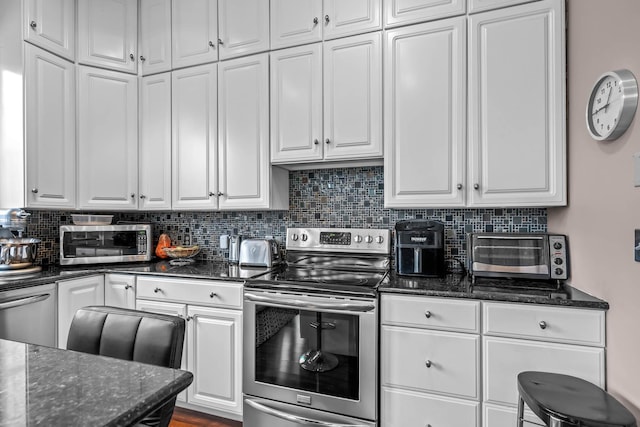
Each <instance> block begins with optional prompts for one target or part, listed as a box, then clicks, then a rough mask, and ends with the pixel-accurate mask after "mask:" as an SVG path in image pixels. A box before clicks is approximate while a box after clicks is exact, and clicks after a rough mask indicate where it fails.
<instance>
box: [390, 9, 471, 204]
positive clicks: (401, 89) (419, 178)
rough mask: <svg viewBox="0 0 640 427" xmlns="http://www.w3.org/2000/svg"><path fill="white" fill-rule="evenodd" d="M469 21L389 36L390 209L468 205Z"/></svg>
mask: <svg viewBox="0 0 640 427" xmlns="http://www.w3.org/2000/svg"><path fill="white" fill-rule="evenodd" d="M465 45H466V37H465V18H464V17H459V18H451V19H448V20H441V21H437V22H430V23H426V24H420V25H415V26H410V27H404V28H399V29H394V30H390V31H387V32H386V40H385V52H384V55H385V72H384V75H385V112H384V116H385V156H384V181H385V186H384V203H385V206H386V207H393V208H399V207H432V206H436V207H440V206H460V205H463V204H464V192H463V191H461V190H462V185H463V183H464V165H465V163H464V160H465V137H466V134H465V131H466V122H465V109H466V102H465V101H466V94H465V77H466V49H465Z"/></svg>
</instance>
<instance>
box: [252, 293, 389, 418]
mask: <svg viewBox="0 0 640 427" xmlns="http://www.w3.org/2000/svg"><path fill="white" fill-rule="evenodd" d="M376 325H377V309H376V300H375V299H374V298H353V297H349V298H346V297H345V298H342V297H336V296H318V295H309V294H301V293H289V292H286V293H281V292H266V291H261V290H256V289H253V288H249V289H246V290H245V294H244V366H243V367H244V369H243V375H244V380H243V386H244V389H243V390H244V393H245V394H248V395H252V396H257V397H263V398H268V399H274V400H276V401H279V402H284V403H289V404H293V405H299V406H303V407H308V408H313V409H317V410H321V411H329V412H333V413H338V414H343V415H348V416H353V417H358V418H364V419H367V420H375V419H376V414H377V392H376V391H377V385H378V381H377V376H378V373H377V368H376V366H377V354H378V338H377V326H376Z"/></svg>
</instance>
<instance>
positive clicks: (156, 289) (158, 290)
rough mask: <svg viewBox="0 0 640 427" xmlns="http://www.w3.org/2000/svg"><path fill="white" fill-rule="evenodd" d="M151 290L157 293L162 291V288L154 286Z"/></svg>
mask: <svg viewBox="0 0 640 427" xmlns="http://www.w3.org/2000/svg"><path fill="white" fill-rule="evenodd" d="M153 292H155V293H156V294H157V293H158V292H162V289H160V288H155V289H154V290H153Z"/></svg>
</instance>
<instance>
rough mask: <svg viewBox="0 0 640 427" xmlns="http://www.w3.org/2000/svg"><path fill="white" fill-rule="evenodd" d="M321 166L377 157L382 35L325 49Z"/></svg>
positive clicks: (340, 42)
mask: <svg viewBox="0 0 640 427" xmlns="http://www.w3.org/2000/svg"><path fill="white" fill-rule="evenodd" d="M324 138H325V152H324V158H325V160H343V159H362V158H371V157H378V158H380V157H382V34H381V33H380V32H376V33H372V34H364V35H361V36H354V37H348V38H344V39H340V40H333V41H330V42H326V43H324Z"/></svg>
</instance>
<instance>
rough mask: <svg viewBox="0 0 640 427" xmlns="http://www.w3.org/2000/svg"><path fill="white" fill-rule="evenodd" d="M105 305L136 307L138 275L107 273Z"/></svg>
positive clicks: (105, 278) (105, 279)
mask: <svg viewBox="0 0 640 427" xmlns="http://www.w3.org/2000/svg"><path fill="white" fill-rule="evenodd" d="M104 305H110V306H112V307H121V308H131V309H134V308H136V276H133V275H130V274H105V276H104Z"/></svg>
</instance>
